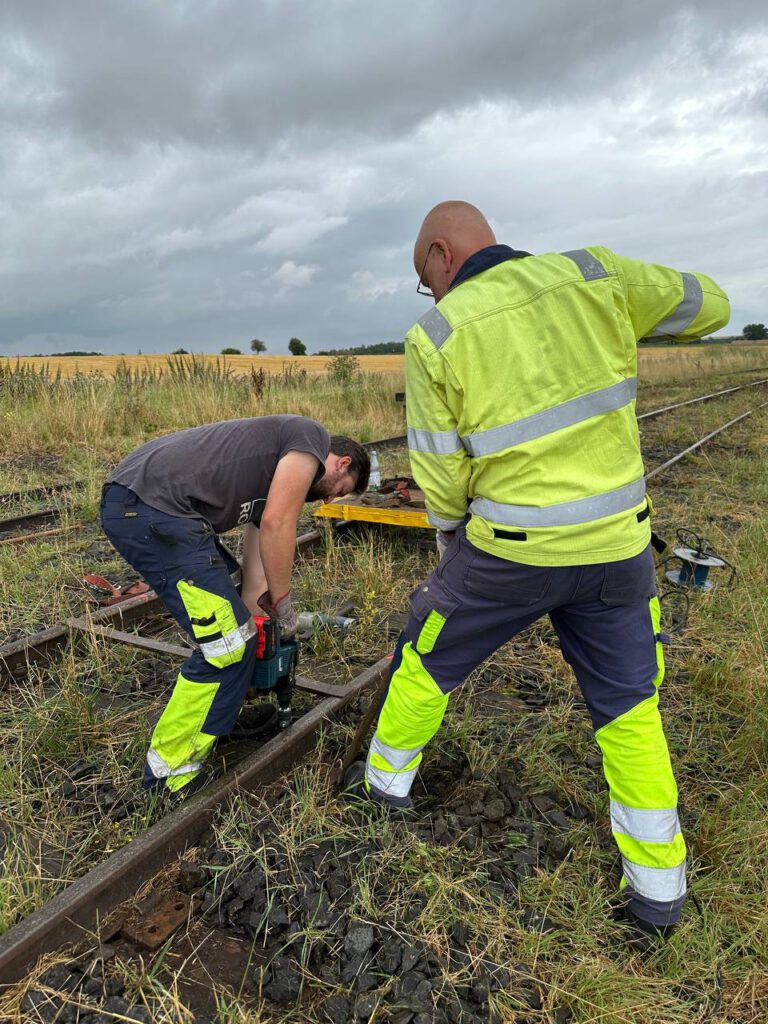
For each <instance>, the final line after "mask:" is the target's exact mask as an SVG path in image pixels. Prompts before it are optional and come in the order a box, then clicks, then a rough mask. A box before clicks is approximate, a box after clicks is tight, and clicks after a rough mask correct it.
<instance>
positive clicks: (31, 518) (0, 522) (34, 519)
mask: <svg viewBox="0 0 768 1024" xmlns="http://www.w3.org/2000/svg"><path fill="white" fill-rule="evenodd" d="M59 519H61V510H60V509H58V508H44V509H41V510H40V511H39V512H26V513H24V514H23V515H20V516H10V517H9V518H8V519H0V539H4V538H6V537H11V535H12V534H14V533H16V532H17V531H18V530H27V529H29V527H30V526H36V525H38V524H39V525H40V526H44V525H46V524H47V523H55V522H57V521H58V520H59ZM12 539H17V538H12Z"/></svg>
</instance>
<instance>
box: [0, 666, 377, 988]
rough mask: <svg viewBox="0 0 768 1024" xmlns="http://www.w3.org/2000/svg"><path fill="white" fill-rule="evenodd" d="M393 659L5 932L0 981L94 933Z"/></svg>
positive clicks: (308, 745) (296, 753)
mask: <svg viewBox="0 0 768 1024" xmlns="http://www.w3.org/2000/svg"><path fill="white" fill-rule="evenodd" d="M390 664H391V662H390V658H389V657H386V658H381V659H380V660H379V661H377V662H376V663H375V664H374V665H371V666H370V667H369V668H366V669H365V670H364V671H362V672H361V673H359V674H358V675H357V676H355V677H354V678H353V679H352V680H351V681H350V682H349V683H348V684H347V685H346V686H345V687H338V688H337V689H338V690H339V691H340V692H339V695H338V696H335V697H329V698H327V699H326V700H323V701H321V702H320V703H319V704H317V705H316V706H315V707H314V708H312V709H311V710H310V711H308V712H307V713H306V714H304V715H302V716H301V718H299V719H298V720H297V721H296V722H294V723H293V725H291V726H289V728H288V729H286V730H285V732H283V733H281V734H280V735H279V736H276V737H274V739H271V740H268V741H267V742H266V743H265V744H264V746H262V747H260V748H259V749H258V750H257V751H255V752H254V753H253V754H251V755H250V756H249V757H247V758H246V759H245V760H244V761H242V762H241V763H240V764H239V765H237V766H236V767H235V768H233V769H231V770H230V771H229V772H227V774H226V775H224V776H223V777H222V778H221V779H219V780H217V781H216V782H215V784H213V785H212V786H211V787H209V788H207V789H204V790H202V792H200V793H199V794H197V795H196V796H194V797H192V798H190V800H189V801H185V802H184V803H182V804H181V805H180V806H179V807H177V808H175V809H174V810H173V811H171V812H170V813H169V814H167V815H165V816H164V817H163V818H162V819H161V820H160V821H158V822H157V823H156V824H155V825H152V826H151V827H150V828H149V829H147V831H146V832H143V833H142V834H141V835H139V836H137V837H136V838H135V839H133V840H131V842H130V843H128V844H127V845H126V846H124V847H122V848H121V849H120V850H117V851H116V852H115V853H113V854H111V856H109V857H108V858H107V859H106V860H104V861H102V862H101V864H98V865H97V866H96V867H95V868H93V869H92V870H91V871H89V872H88V873H87V874H86V875H83V877H82V878H79V879H78V880H77V881H75V882H73V883H72V884H71V885H69V886H67V888H66V889H63V890H62V891H61V892H60V893H58V894H57V895H56V896H54V897H53V899H52V900H50V901H49V902H48V903H46V904H45V906H43V907H40V909H39V910H36V911H34V912H33V913H32V914H30V915H29V917H27V918H25V919H24V920H23V921H20V922H19V924H17V925H14V927H13V928H11V929H10V930H9V931H7V932H6V933H5V934H4V935H2V936H0V984H10V983H12V982H14V981H17V980H18V979H19V978H22V977H23V976H24V974H25V973H26V972H27V971H28V970H29V968H31V967H32V966H33V965H34V963H35V961H36V960H37V958H38V957H39V956H41V955H42V954H44V953H48V952H51V951H52V950H54V949H56V948H58V947H59V946H63V945H71V944H72V943H74V942H77V941H78V939H80V938H85V937H86V936H92V935H93V933H94V932H96V931H98V928H99V925H100V924H103V923H104V921H105V919H106V918H107V916H108V915H109V913H110V912H111V911H112V910H114V908H115V907H117V906H118V905H119V904H120V903H121V902H122V901H123V900H125V899H127V898H128V897H130V896H132V895H133V894H134V893H135V892H136V891H137V890H138V889H139V888H140V887H141V886H142V885H143V884H144V883H145V882H147V881H149V880H150V879H151V878H152V877H153V876H154V875H155V874H156V873H157V872H158V871H159V870H160V869H161V868H163V867H164V866H165V865H167V864H168V863H169V862H171V861H172V860H174V858H175V857H177V856H178V855H179V854H180V853H183V851H184V850H185V849H187V848H188V847H189V846H192V845H193V844H195V843H196V842H197V841H198V840H199V839H200V837H201V836H202V835H203V834H204V833H205V832H206V831H207V829H208V828H209V827H210V824H211V821H212V820H213V816H214V814H215V812H216V810H217V809H218V808H219V806H220V805H221V804H222V803H223V802H224V801H225V800H226V799H227V798H229V797H231V796H234V795H236V794H237V793H238V792H240V791H242V790H253V789H255V788H256V787H257V786H262V785H265V784H266V783H269V782H271V781H273V780H274V779H275V778H277V777H278V776H279V775H281V774H284V773H286V772H287V771H289V770H290V769H291V768H293V767H294V766H295V765H296V763H297V762H298V761H299V759H300V758H301V757H303V756H304V755H305V754H306V753H307V752H308V751H309V750H311V749H312V747H313V746H314V744H315V739H316V735H317V733H318V731H319V729H320V726H321V725H323V723H325V722H327V721H328V720H329V719H330V718H332V717H334V716H335V715H337V714H338V713H339V712H340V711H341V710H342V709H343V708H344V707H345V706H346V705H347V704H348V703H349V702H350V701H351V700H353V699H354V698H355V697H356V696H357V695H358V694H359V693H361V692H362V691H363V690H364V689H366V688H367V687H369V686H372V685H375V684H376V683H379V682H380V681H381V680H382V678H383V677H384V676H385V674H386V673H387V672H388V671H389V667H390Z"/></svg>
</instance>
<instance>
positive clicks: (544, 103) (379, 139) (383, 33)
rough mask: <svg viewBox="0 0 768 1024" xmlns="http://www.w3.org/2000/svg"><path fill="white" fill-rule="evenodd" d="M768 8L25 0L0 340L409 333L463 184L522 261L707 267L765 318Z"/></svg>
mask: <svg viewBox="0 0 768 1024" xmlns="http://www.w3.org/2000/svg"><path fill="white" fill-rule="evenodd" d="M762 10H763V7H762V4H760V3H757V2H753V3H747V2H744V0H733V2H731V3H729V4H728V5H723V4H721V3H714V2H708V0H707V2H698V3H696V4H680V3H674V2H657V0H648V2H646V3H645V4H637V3H636V2H618V3H614V4H613V5H611V6H610V7H607V6H606V5H604V4H598V3H595V2H584V3H579V4H573V3H566V2H560V0H557V2H556V0H546V2H541V3H538V4H535V5H534V4H531V5H525V6H523V5H516V4H510V3H509V2H508V0H507V2H501V0H479V2H478V3H476V4H474V5H469V4H462V3H459V2H456V0H443V2H441V3H437V2H432V0H425V2H422V3H419V4H413V3H403V2H399V0H396V2H383V3H380V4H375V5H373V4H364V3H355V2H352V0H329V2H325V3H323V4H307V3H299V2H287V0H286V2H279V0H261V2H255V0H237V2H236V0H218V2H203V0H194V2H192V0H190V2H187V3H185V2H180V0H175V2H174V0H166V2H162V3H160V2H149V0H134V2H127V0H121V2H117V0H101V2H100V3H99V4H97V5H94V4H92V3H90V2H86V0H69V2H67V3H66V4H62V3H60V2H46V0H39V2H36V3H28V2H22V0H11V2H10V3H6V5H5V6H4V8H3V12H2V14H0V33H1V34H0V59H1V63H0V88H1V89H2V95H3V104H2V112H1V113H0V125H1V126H2V141H3V146H2V156H0V161H2V163H0V185H2V191H0V196H2V198H0V210H1V211H2V220H3V223H4V225H5V228H4V230H3V232H2V234H3V238H2V240H0V287H2V293H3V295H4V296H5V301H4V303H3V309H2V313H1V314H0V351H4V352H30V351H46V350H50V351H55V350H57V349H62V348H71V347H84V346H87V347H89V348H101V349H103V350H104V351H109V350H114V351H119V350H124V351H132V350H136V349H137V348H143V350H144V351H152V350H164V349H167V348H168V347H169V346H175V345H178V344H184V345H185V346H186V347H190V348H196V349H200V350H208V351H216V350H218V348H220V347H222V346H223V345H225V344H239V345H247V342H248V339H249V338H251V337H254V336H259V337H263V338H264V339H265V340H266V341H267V342H268V345H269V351H285V347H286V343H287V340H288V338H289V337H290V336H291V335H292V334H299V335H300V336H302V337H304V338H305V339H306V340H307V342H308V345H309V347H310V349H317V348H319V347H324V346H328V345H333V344H338V345H346V344H354V343H359V342H371V341H377V340H385V339H386V340H389V339H392V338H396V337H398V336H400V335H401V334H402V333H403V331H404V330H405V329H407V327H408V326H409V324H410V323H411V322H412V321H413V319H415V318H416V317H417V316H418V315H420V313H421V312H422V311H423V306H421V305H420V304H419V303H420V302H423V300H419V299H418V297H417V296H416V295H415V275H414V273H413V270H412V267H411V247H412V242H413V237H414V235H415V232H416V230H417V229H418V224H419V222H420V220H421V218H422V216H423V215H424V213H425V212H426V210H427V209H428V208H429V207H430V206H431V205H432V204H433V203H434V202H437V201H439V200H440V199H442V198H448V197H460V198H467V199H470V200H472V201H474V202H477V203H478V205H481V206H482V207H483V208H484V209H485V211H486V212H487V213H488V215H489V216H490V217H491V220H492V222H493V224H494V226H495V227H496V229H497V232H498V233H499V236H500V238H503V239H504V240H506V241H509V242H510V243H511V244H516V245H518V246H520V247H523V248H528V249H532V250H538V251H541V250H548V249H553V248H561V249H565V248H572V247H574V246H575V245H582V244H589V243H590V242H593V243H595V242H596V243H601V244H607V245H610V246H612V247H614V248H617V249H621V251H623V252H626V253H627V254H628V255H636V256H638V257H639V258H645V259H655V260H658V261H660V262H669V263H673V265H678V266H681V267H682V269H687V268H690V269H701V270H704V271H706V272H708V273H711V274H712V276H713V277H715V278H716V279H717V280H718V281H720V282H721V283H723V284H724V286H726V287H727V288H729V290H730V291H731V293H732V298H733V304H734V311H735V316H736V317H737V321H738V318H739V317H744V318H757V319H763V320H765V319H766V316H767V315H768V310H766V309H765V306H766V305H768V289H767V288H766V274H765V270H766V257H765V255H764V252H763V239H762V238H761V235H760V231H761V228H760V218H761V216H762V219H763V223H764V220H765V213H766V193H767V192H768V189H767V187H766V185H767V183H768V143H767V141H766V133H765V112H766V102H765V97H766V94H767V89H768V86H767V84H766V83H767V81H768V59H767V58H766V51H767V49H768V48H767V47H766V42H768V28H766V22H765V17H764V15H763V14H762ZM736 326H737V327H740V326H741V323H740V322H737V325H736Z"/></svg>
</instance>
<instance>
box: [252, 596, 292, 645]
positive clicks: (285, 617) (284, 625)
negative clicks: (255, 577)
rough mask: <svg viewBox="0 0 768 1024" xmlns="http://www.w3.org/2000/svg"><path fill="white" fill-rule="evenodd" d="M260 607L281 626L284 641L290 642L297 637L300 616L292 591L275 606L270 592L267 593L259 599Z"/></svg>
mask: <svg viewBox="0 0 768 1024" xmlns="http://www.w3.org/2000/svg"><path fill="white" fill-rule="evenodd" d="M259 607H261V608H263V609H264V611H265V612H266V613H267V615H269V617H270V618H272V619H277V621H278V623H279V624H280V636H281V638H282V639H283V640H290V639H291V637H292V636H295V635H296V631H297V630H298V628H299V616H298V615H297V614H296V610H295V608H294V607H293V601H292V600H291V592H290V590H289V591H288V593H287V594H283V596H282V597H281V598H279V599H278V600H277V601H275V603H274V604H273V603H272V598H271V596H270V593H269V591H268V590H267V591H265V592H264V593H263V594H262V595H261V597H260V598H259Z"/></svg>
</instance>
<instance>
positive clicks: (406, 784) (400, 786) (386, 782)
mask: <svg viewBox="0 0 768 1024" xmlns="http://www.w3.org/2000/svg"><path fill="white" fill-rule="evenodd" d="M418 770H419V769H418V767H417V768H412V769H411V770H410V771H407V772H392V773H390V772H383V771H381V770H380V769H379V768H373V767H372V766H371V765H370V764H368V765H367V767H366V769H365V779H366V782H367V783H368V785H369V786H373V787H374V788H375V789H378V790H379V792H380V793H385V794H386V795H387V796H399V797H403V796H408V794H409V792H410V790H411V786H412V785H413V780H414V779H415V778H416V772H417V771H418Z"/></svg>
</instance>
